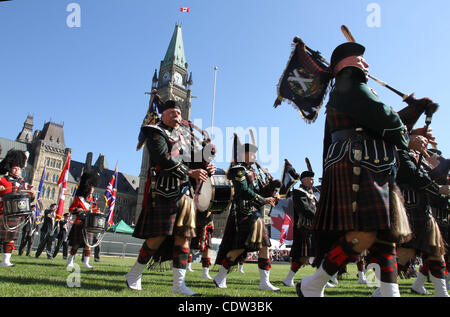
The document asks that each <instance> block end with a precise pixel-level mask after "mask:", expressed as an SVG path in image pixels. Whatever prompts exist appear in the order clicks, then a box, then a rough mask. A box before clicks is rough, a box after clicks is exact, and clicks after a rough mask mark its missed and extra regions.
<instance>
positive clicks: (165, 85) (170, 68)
mask: <svg viewBox="0 0 450 317" xmlns="http://www.w3.org/2000/svg"><path fill="white" fill-rule="evenodd" d="M153 85H154V86H156V87H155V88H156V89H157V90H158V94H159V95H160V96H161V98H162V100H164V101H166V100H168V99H174V100H176V101H178V102H179V103H180V104H181V105H182V111H181V116H182V117H183V119H185V120H189V119H190V114H191V96H192V95H191V88H190V87H191V85H192V73H191V74H190V76H189V77H188V63H187V61H186V56H185V55H184V44H183V36H182V33H181V26H180V25H178V24H176V25H175V30H174V32H173V34H172V38H171V40H170V43H169V47H168V48H167V52H166V55H165V56H164V59H163V60H162V61H161V64H160V66H159V76H158V81H157V83H153Z"/></svg>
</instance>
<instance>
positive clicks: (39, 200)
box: [35, 165, 46, 225]
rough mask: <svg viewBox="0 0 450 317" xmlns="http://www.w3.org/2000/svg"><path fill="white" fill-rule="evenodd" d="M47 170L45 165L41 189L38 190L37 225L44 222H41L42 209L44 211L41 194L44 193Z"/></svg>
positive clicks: (40, 182) (40, 184) (40, 183)
mask: <svg viewBox="0 0 450 317" xmlns="http://www.w3.org/2000/svg"><path fill="white" fill-rule="evenodd" d="M45 168H46V166H45V165H44V170H43V171H42V176H41V180H40V181H39V188H38V195H37V199H36V201H37V203H36V221H35V222H36V224H37V225H38V224H40V223H41V222H42V220H41V209H42V204H41V193H42V187H43V185H44V177H45Z"/></svg>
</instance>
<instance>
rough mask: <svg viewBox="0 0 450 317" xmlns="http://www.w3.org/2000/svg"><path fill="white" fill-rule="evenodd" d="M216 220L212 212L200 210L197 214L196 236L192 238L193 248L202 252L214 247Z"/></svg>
mask: <svg viewBox="0 0 450 317" xmlns="http://www.w3.org/2000/svg"><path fill="white" fill-rule="evenodd" d="M213 232H214V222H213V220H212V214H211V213H210V212H207V211H205V212H198V211H197V215H196V228H195V234H196V236H195V238H192V240H191V249H194V250H200V251H201V252H204V251H206V250H207V249H211V248H212V238H213Z"/></svg>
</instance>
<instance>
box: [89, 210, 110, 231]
mask: <svg viewBox="0 0 450 317" xmlns="http://www.w3.org/2000/svg"><path fill="white" fill-rule="evenodd" d="M105 224H106V216H105V215H103V214H98V213H92V212H89V213H87V214H86V219H85V221H84V229H85V230H86V232H89V233H103V232H105Z"/></svg>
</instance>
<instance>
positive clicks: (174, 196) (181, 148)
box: [126, 100, 205, 296]
mask: <svg viewBox="0 0 450 317" xmlns="http://www.w3.org/2000/svg"><path fill="white" fill-rule="evenodd" d="M173 109H178V111H179V112H177V111H176V110H173ZM159 110H160V113H161V114H162V118H163V117H164V115H165V114H164V112H166V111H168V116H169V117H168V120H171V119H170V116H172V117H171V118H177V117H179V116H180V113H181V106H180V105H179V104H178V103H177V102H176V101H173V100H168V101H166V102H165V103H164V105H161V109H159ZM174 111H175V112H174ZM174 126H176V127H170V126H168V125H166V124H165V123H164V120H162V121H160V122H158V123H157V124H145V121H144V125H143V126H142V127H141V135H143V136H145V140H146V141H145V142H146V149H147V151H148V153H149V160H150V161H149V166H150V168H149V170H148V177H147V181H146V184H145V189H144V198H143V202H142V210H141V213H140V215H139V219H138V222H137V224H136V228H135V230H134V233H133V236H134V237H136V238H140V239H146V241H145V242H144V243H143V245H142V248H141V249H140V251H139V256H138V258H137V261H136V263H135V264H134V266H133V267H132V268H131V270H130V271H129V272H128V273H127V275H126V283H127V286H128V287H129V288H131V289H134V290H141V279H142V272H143V270H144V267H145V266H147V264H148V263H149V262H150V261H153V262H164V261H166V260H173V265H172V266H173V274H174V275H173V289H172V292H174V293H182V294H185V295H189V296H192V295H195V293H194V292H193V291H191V290H190V289H189V288H187V287H186V285H185V275H186V266H187V262H188V255H189V248H188V247H187V248H186V247H184V245H177V244H175V237H179V238H182V239H181V240H183V239H189V238H194V237H195V205H194V199H193V194H194V192H193V186H192V184H191V181H190V179H189V174H188V173H189V171H190V170H191V169H194V168H196V166H198V165H195V164H194V163H192V161H193V159H194V158H196V157H198V156H197V155H196V154H195V153H194V155H193V157H191V153H192V152H193V149H192V144H191V133H190V131H187V129H184V128H183V127H181V126H179V125H178V126H177V125H176V124H174ZM199 165H201V163H199ZM201 168H202V169H205V167H203V166H202V167H201ZM157 237H165V239H164V241H163V242H162V243H161V244H160V245H159V247H158V248H157V249H156V250H154V249H151V248H150V247H149V245H148V244H147V242H148V241H152V240H150V239H152V238H157Z"/></svg>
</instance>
